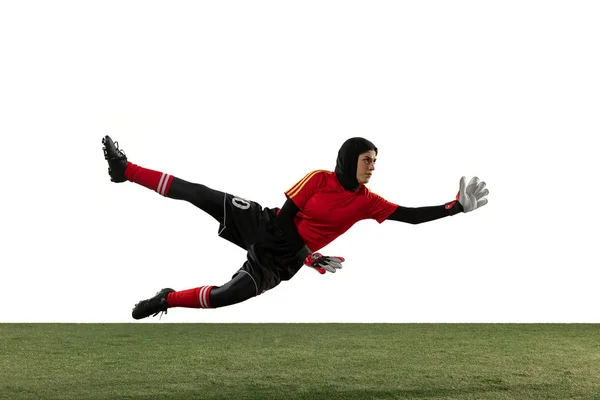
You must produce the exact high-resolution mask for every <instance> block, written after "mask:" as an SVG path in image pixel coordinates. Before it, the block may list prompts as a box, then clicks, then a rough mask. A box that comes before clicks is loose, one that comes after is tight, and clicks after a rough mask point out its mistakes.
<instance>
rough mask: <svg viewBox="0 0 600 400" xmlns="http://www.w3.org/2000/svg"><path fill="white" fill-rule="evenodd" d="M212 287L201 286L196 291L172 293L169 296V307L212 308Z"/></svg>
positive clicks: (188, 290)
mask: <svg viewBox="0 0 600 400" xmlns="http://www.w3.org/2000/svg"><path fill="white" fill-rule="evenodd" d="M212 288H213V287H212V286H200V287H197V288H194V289H187V290H182V291H180V292H171V293H169V294H168V295H167V305H168V306H169V307H186V308H211V305H210V291H211V290H212Z"/></svg>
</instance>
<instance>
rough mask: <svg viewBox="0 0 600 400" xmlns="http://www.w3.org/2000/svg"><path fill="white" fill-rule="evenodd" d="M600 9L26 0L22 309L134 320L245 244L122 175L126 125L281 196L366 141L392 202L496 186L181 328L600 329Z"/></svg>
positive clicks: (7, 61) (2, 24)
mask: <svg viewBox="0 0 600 400" xmlns="http://www.w3.org/2000/svg"><path fill="white" fill-rule="evenodd" d="M599 20H600V13H599V6H598V5H597V3H596V2H593V1H589V2H584V1H572V2H571V1H570V2H566V1H563V2H558V1H539V2H533V1H503V2H480V1H452V2H448V1H429V2H397V1H378V2H373V1H339V2H333V1H323V0H319V1H303V2H286V1H218V2H191V1H190V2H184V1H179V2H157V1H135V2H134V1H101V2H79V1H72V2H65V1H54V2H42V1H40V2H29V1H19V2H16V1H15V2H3V3H2V5H1V6H0V57H1V58H0V61H1V62H0V70H1V71H0V72H1V73H0V132H1V135H2V141H1V144H2V156H1V157H0V164H1V165H0V166H1V170H2V185H1V186H0V188H1V189H0V190H1V199H2V200H1V202H2V207H1V213H2V218H1V220H2V222H1V225H0V226H1V228H0V229H1V235H2V238H1V243H2V244H1V248H2V260H1V261H0V263H1V264H0V265H1V277H0V282H1V288H2V292H1V293H2V307H1V310H2V311H1V312H0V321H1V322H133V320H132V319H131V308H132V307H133V305H134V304H135V302H136V301H138V300H140V299H143V298H147V297H150V296H152V295H153V294H154V293H155V292H156V291H157V290H159V289H160V288H162V287H167V286H168V287H173V288H175V289H177V290H182V289H189V288H193V287H197V286H201V285H207V284H212V285H220V284H223V283H225V282H226V281H227V280H229V278H230V277H231V275H232V274H233V273H234V272H235V271H236V270H237V269H238V268H239V267H240V266H241V265H242V263H243V261H244V260H245V253H244V251H242V250H241V249H239V248H237V247H235V246H233V245H232V244H230V243H228V242H226V241H225V240H223V239H220V238H219V237H218V236H217V230H218V226H217V223H216V222H215V221H214V220H212V218H211V217H210V216H208V215H206V214H204V213H203V212H201V211H200V210H198V209H196V208H195V207H193V206H192V205H190V204H187V203H184V202H178V201H176V200H171V199H167V198H164V197H161V196H159V195H158V194H156V193H155V192H152V191H150V190H148V189H146V188H144V187H141V186H138V185H135V184H132V183H129V182H127V183H123V184H119V185H117V184H114V183H111V182H110V180H109V177H108V174H107V165H106V162H105V161H104V158H103V155H102V149H101V147H102V144H101V138H102V137H103V136H104V135H105V134H108V135H111V136H112V137H113V139H115V140H117V141H118V142H119V144H120V146H121V147H122V148H123V149H125V152H126V153H127V155H128V157H129V160H130V161H132V162H134V163H137V164H138V165H142V166H144V167H147V168H151V169H155V170H159V171H162V172H167V173H170V174H173V175H175V176H178V177H181V178H183V179H186V180H190V181H194V182H199V183H203V184H205V185H208V186H210V187H213V188H215V189H218V190H222V191H228V192H231V193H234V194H237V195H239V196H242V197H245V198H248V199H252V200H256V201H258V202H259V203H261V204H262V205H264V206H270V207H275V206H280V205H281V204H283V201H284V199H285V198H284V195H283V192H284V191H285V190H286V189H288V188H289V187H290V186H291V185H293V184H294V183H295V182H297V181H298V180H299V179H300V178H302V177H303V176H304V174H306V173H307V172H309V171H311V170H313V169H330V170H332V169H333V168H334V167H335V158H336V155H337V151H338V149H339V146H340V145H341V144H342V143H343V141H344V140H346V139H347V138H349V137H352V136H363V137H366V138H368V139H369V140H371V141H373V142H374V143H375V144H376V146H378V148H379V150H380V152H379V157H378V162H377V170H376V173H375V175H374V177H373V178H372V180H371V182H370V184H369V187H370V188H371V189H372V190H373V191H374V192H376V193H378V194H380V195H382V196H384V197H385V198H387V199H388V200H390V201H394V202H397V203H399V204H402V205H404V206H426V205H439V204H443V203H445V202H447V201H450V200H452V199H453V198H454V195H455V194H456V192H457V190H458V181H459V179H460V177H461V176H462V175H465V176H467V177H469V178H470V177H471V176H473V175H477V176H479V177H480V178H481V179H482V180H484V181H485V182H486V183H487V185H488V188H489V190H490V195H489V196H488V198H489V204H488V205H487V206H485V207H484V208H482V209H480V210H476V211H475V212H473V213H469V214H460V215H457V216H454V217H451V218H444V219H442V220H438V221H434V222H431V223H427V224H422V225H418V226H413V225H408V224H402V223H398V222H390V221H388V222H384V223H383V224H381V225H379V224H377V223H376V222H375V221H362V222H359V223H358V224H356V225H355V226H354V227H353V228H351V230H350V231H348V232H347V233H346V234H345V235H343V236H341V237H340V238H338V239H337V240H336V241H335V242H333V243H332V244H330V245H329V246H327V247H326V248H324V249H323V250H322V252H323V253H326V254H329V255H341V256H344V257H346V259H347V261H346V262H345V264H344V269H342V270H341V271H340V272H338V273H336V274H327V275H325V276H321V275H319V274H317V273H316V272H315V271H313V270H310V269H303V270H301V271H300V272H299V273H298V274H297V276H296V277H295V278H294V279H292V280H291V281H289V282H285V283H283V284H281V285H280V286H279V287H277V288H276V289H273V290H272V291H270V292H267V293H265V294H264V295H262V296H260V297H257V298H254V299H251V300H249V301H247V302H245V303H243V304H239V305H235V306H231V307H226V308H222V309H217V310H190V309H173V310H170V311H169V313H168V314H167V315H166V316H163V317H162V320H161V322H600V316H599V315H600V314H599V312H598V305H599V304H600V302H599V300H600V290H599V289H598V287H599V280H598V276H599V274H598V269H599V267H600V262H599V257H598V233H597V229H598V226H599V222H600V221H599V217H598V207H599V206H598V198H599V196H598V195H599V190H598V184H597V182H598V171H599V162H598V150H597V148H598V146H597V144H596V143H597V142H596V140H595V139H596V136H597V135H598V133H599V128H600V121H599V115H600V95H599V93H600V78H599V77H600V73H599V71H600V57H599V51H598V49H600V43H599V42H600V24H598V21H599ZM147 322H158V318H149V319H147V320H143V321H142V323H147Z"/></svg>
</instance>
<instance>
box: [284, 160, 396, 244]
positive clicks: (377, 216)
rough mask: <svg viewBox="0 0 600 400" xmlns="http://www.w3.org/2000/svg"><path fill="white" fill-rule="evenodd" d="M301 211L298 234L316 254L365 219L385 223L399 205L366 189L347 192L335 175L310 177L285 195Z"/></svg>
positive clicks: (316, 173)
mask: <svg viewBox="0 0 600 400" xmlns="http://www.w3.org/2000/svg"><path fill="white" fill-rule="evenodd" d="M285 195H286V197H287V198H289V199H291V200H292V201H293V202H294V203H295V204H296V206H298V208H299V209H300V211H299V212H298V214H296V217H295V219H294V222H295V223H296V227H297V229H298V233H299V234H300V237H301V238H302V239H303V240H304V243H305V244H306V246H307V247H308V248H309V249H310V250H311V251H313V252H315V251H318V250H320V249H321V248H323V247H325V246H326V245H328V244H329V243H331V242H332V241H333V240H334V239H335V238H337V237H338V236H340V235H341V234H343V233H344V232H346V231H347V230H348V229H350V227H352V225H354V224H355V223H356V222H358V221H360V220H363V219H374V220H376V221H377V222H378V223H382V222H383V221H384V220H385V219H386V218H387V217H388V216H390V214H392V213H393V212H394V211H395V210H396V208H397V207H398V205H397V204H394V203H392V202H389V201H387V200H385V199H384V198H383V197H381V196H379V195H377V194H375V193H373V192H371V191H370V190H369V189H368V188H367V187H366V186H364V185H361V186H360V188H359V189H358V190H357V191H355V192H352V191H350V190H345V189H344V188H343V187H342V185H341V184H340V182H339V181H338V179H337V177H336V175H335V172H332V171H325V170H317V171H313V172H311V173H309V174H307V175H306V176H305V177H304V178H303V179H301V180H300V181H299V182H298V183H296V184H295V185H294V186H292V187H291V188H290V189H289V190H287V191H286V192H285Z"/></svg>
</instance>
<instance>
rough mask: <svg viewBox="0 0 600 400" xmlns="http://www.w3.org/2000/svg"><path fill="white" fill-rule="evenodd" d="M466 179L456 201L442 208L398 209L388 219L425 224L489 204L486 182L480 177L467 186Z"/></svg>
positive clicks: (461, 180) (461, 181) (473, 179)
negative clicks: (481, 180) (480, 179)
mask: <svg viewBox="0 0 600 400" xmlns="http://www.w3.org/2000/svg"><path fill="white" fill-rule="evenodd" d="M466 179H467V178H466V177H464V176H463V177H462V178H461V179H460V184H459V189H458V194H457V195H456V200H453V201H451V202H448V203H446V204H444V205H441V206H431V207H402V206H398V208H397V209H396V210H395V211H394V212H393V213H392V214H391V215H390V216H389V217H387V218H386V219H388V220H392V221H400V222H407V223H409V224H421V223H423V222H428V221H433V220H436V219H440V218H444V217H448V216H451V215H455V214H458V213H461V212H465V213H466V212H471V211H473V210H476V209H477V208H480V207H483V206H484V205H486V204H487V198H486V196H487V195H488V194H489V191H488V189H486V184H485V182H480V181H479V178H478V177H476V176H475V177H473V178H472V179H471V181H470V182H469V184H468V185H467V184H466Z"/></svg>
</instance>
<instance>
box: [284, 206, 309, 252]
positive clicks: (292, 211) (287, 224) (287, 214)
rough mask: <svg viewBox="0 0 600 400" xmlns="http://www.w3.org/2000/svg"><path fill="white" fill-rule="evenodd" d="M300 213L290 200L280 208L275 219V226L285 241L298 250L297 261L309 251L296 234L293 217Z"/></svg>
mask: <svg viewBox="0 0 600 400" xmlns="http://www.w3.org/2000/svg"><path fill="white" fill-rule="evenodd" d="M299 211H300V209H299V208H298V206H297V205H296V204H295V203H294V202H293V201H292V200H291V199H287V200H286V202H285V203H284V204H283V207H281V210H280V211H279V214H278V215H277V218H276V219H275V221H276V223H277V226H279V228H280V229H281V231H282V233H283V236H284V237H285V239H286V240H287V241H288V242H289V243H291V244H292V245H293V246H294V248H297V249H298V253H297V257H298V259H299V260H304V259H305V258H306V257H307V256H308V255H309V254H310V253H311V251H310V249H309V248H308V247H306V245H305V244H304V241H303V240H302V238H301V237H300V234H299V233H298V229H297V228H296V224H295V223H294V217H295V216H296V214H297V213H298V212H299Z"/></svg>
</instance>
